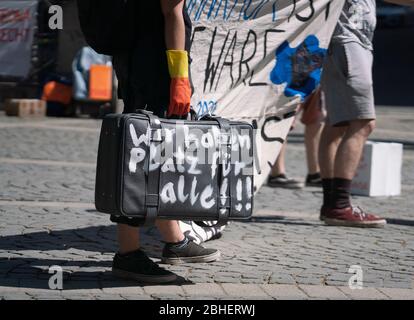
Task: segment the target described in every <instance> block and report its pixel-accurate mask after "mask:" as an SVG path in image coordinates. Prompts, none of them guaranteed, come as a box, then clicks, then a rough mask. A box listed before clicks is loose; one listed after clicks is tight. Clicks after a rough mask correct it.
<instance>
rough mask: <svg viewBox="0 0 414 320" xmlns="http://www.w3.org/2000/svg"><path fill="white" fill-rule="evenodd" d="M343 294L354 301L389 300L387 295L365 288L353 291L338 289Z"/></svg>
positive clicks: (346, 288) (343, 288) (345, 288)
mask: <svg viewBox="0 0 414 320" xmlns="http://www.w3.org/2000/svg"><path fill="white" fill-rule="evenodd" d="M338 289H339V290H341V291H342V292H343V293H345V294H346V295H347V296H348V297H350V298H351V299H353V300H387V299H389V298H388V297H387V296H386V295H385V294H383V293H382V292H381V291H379V290H378V289H376V288H363V289H355V290H352V289H350V288H348V287H338Z"/></svg>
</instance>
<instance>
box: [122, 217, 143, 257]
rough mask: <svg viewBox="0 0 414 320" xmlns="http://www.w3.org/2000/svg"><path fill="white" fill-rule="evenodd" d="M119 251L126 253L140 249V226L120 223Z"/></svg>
mask: <svg viewBox="0 0 414 320" xmlns="http://www.w3.org/2000/svg"><path fill="white" fill-rule="evenodd" d="M117 231H118V232H117V234H118V245H119V253H120V254H126V253H129V252H133V251H136V250H138V249H139V228H136V227H131V226H128V225H126V224H120V223H119V224H118V228H117Z"/></svg>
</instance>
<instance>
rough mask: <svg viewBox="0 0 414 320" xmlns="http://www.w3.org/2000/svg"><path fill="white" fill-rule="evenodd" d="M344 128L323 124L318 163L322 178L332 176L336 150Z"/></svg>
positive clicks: (330, 177)
mask: <svg viewBox="0 0 414 320" xmlns="http://www.w3.org/2000/svg"><path fill="white" fill-rule="evenodd" d="M345 130H346V127H332V126H330V125H325V127H324V129H323V131H322V134H321V140H320V143H319V164H320V168H321V176H322V178H323V179H332V178H333V177H334V173H335V172H334V167H335V158H336V152H337V150H338V147H339V144H340V143H341V140H342V137H343V135H344V133H345Z"/></svg>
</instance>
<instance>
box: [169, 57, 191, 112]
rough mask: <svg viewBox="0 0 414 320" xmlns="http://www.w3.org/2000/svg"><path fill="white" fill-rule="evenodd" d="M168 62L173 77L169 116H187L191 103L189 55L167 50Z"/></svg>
mask: <svg viewBox="0 0 414 320" xmlns="http://www.w3.org/2000/svg"><path fill="white" fill-rule="evenodd" d="M167 60H168V70H169V72H170V77H171V85H170V104H169V106H168V112H167V116H168V117H171V116H180V117H181V116H186V115H187V114H188V113H189V112H190V103H191V84H190V80H189V78H188V53H187V51H184V50H167Z"/></svg>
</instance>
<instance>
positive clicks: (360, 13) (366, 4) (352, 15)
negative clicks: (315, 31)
mask: <svg viewBox="0 0 414 320" xmlns="http://www.w3.org/2000/svg"><path fill="white" fill-rule="evenodd" d="M376 24H377V17H376V3H375V0H345V5H344V8H343V9H342V13H341V16H340V18H339V22H338V24H337V25H336V28H335V31H334V34H333V36H332V41H333V42H337V43H338V42H339V43H347V42H358V43H359V44H361V45H362V46H364V47H365V48H367V49H368V50H373V45H372V40H373V38H374V31H375V27H376Z"/></svg>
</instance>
